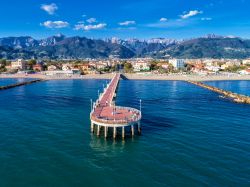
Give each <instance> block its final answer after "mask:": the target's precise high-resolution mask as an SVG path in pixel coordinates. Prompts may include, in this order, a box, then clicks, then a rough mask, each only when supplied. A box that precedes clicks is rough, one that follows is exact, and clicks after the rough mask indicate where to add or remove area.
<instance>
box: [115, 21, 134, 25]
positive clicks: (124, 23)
mask: <svg viewBox="0 0 250 187" xmlns="http://www.w3.org/2000/svg"><path fill="white" fill-rule="evenodd" d="M135 24H136V22H135V21H124V22H121V23H119V25H121V26H128V25H135Z"/></svg>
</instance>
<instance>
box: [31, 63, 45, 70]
mask: <svg viewBox="0 0 250 187" xmlns="http://www.w3.org/2000/svg"><path fill="white" fill-rule="evenodd" d="M32 69H33V70H34V71H43V70H44V68H43V65H42V64H35V65H33V67H32Z"/></svg>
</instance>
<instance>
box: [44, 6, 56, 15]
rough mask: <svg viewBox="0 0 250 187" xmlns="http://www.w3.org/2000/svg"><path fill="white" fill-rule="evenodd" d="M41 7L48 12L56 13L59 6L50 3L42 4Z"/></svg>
mask: <svg viewBox="0 0 250 187" xmlns="http://www.w3.org/2000/svg"><path fill="white" fill-rule="evenodd" d="M41 9H42V10H44V11H45V12H47V13H48V14H50V15H53V14H55V12H56V10H57V9H58V7H57V5H56V4H55V3H52V4H49V5H46V4H43V5H41Z"/></svg>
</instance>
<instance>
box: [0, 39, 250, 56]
mask: <svg viewBox="0 0 250 187" xmlns="http://www.w3.org/2000/svg"><path fill="white" fill-rule="evenodd" d="M110 57H117V58H133V57H154V58H171V57H172V58H249V57H250V40H248V39H242V38H239V37H231V36H230V37H223V36H216V35H208V36H205V37H200V38H194V39H188V40H174V39H165V38H154V39H149V40H139V39H127V40H122V39H119V38H111V39H105V40H101V39H89V38H86V37H79V36H75V37H66V36H64V35H62V34H59V35H56V36H51V37H48V38H46V39H41V40H36V39H34V38H32V37H30V36H21V37H5V38H0V58H6V59H15V58H24V59H30V58H38V59H85V58H110Z"/></svg>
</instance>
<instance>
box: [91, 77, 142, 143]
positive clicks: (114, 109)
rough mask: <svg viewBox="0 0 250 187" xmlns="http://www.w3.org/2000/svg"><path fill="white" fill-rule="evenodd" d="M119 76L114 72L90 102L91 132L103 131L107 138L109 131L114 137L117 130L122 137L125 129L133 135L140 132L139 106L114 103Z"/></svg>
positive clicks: (98, 133) (97, 133)
mask: <svg viewBox="0 0 250 187" xmlns="http://www.w3.org/2000/svg"><path fill="white" fill-rule="evenodd" d="M120 77H121V75H120V74H115V75H114V77H113V78H112V80H111V81H110V83H109V84H107V87H106V88H104V92H103V93H101V94H100V95H99V98H98V99H97V100H96V102H94V103H91V113H90V120H91V132H93V133H96V135H97V136H100V135H101V132H103V134H104V137H105V138H107V136H108V134H109V132H112V134H113V138H116V137H117V135H118V132H121V136H122V138H123V139H124V138H125V136H126V132H127V130H129V132H130V135H131V136H134V135H135V132H137V133H138V134H140V133H141V124H140V121H141V117H142V115H141V107H140V110H138V109H135V108H130V107H123V106H116V105H115V102H114V98H115V97H116V90H117V87H118V84H119V80H120ZM102 130H103V131H102Z"/></svg>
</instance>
